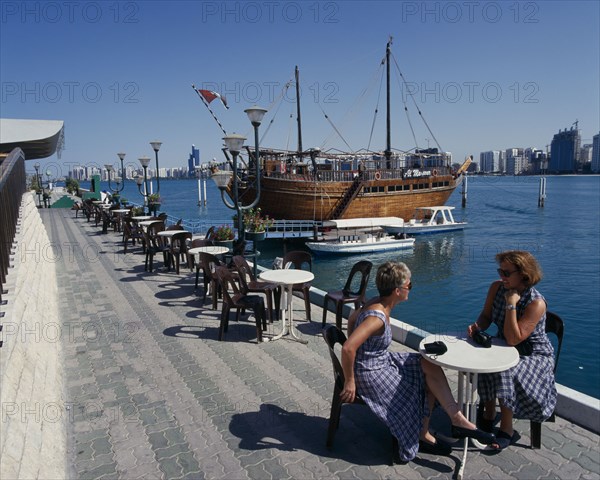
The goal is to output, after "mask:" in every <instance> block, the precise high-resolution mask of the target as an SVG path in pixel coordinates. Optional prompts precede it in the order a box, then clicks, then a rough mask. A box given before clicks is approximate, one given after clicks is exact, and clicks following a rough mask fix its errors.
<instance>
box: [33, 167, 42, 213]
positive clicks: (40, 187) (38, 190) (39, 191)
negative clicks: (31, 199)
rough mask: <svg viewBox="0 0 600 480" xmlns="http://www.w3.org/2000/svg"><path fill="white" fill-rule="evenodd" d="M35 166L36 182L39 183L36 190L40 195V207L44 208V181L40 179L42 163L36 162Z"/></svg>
mask: <svg viewBox="0 0 600 480" xmlns="http://www.w3.org/2000/svg"><path fill="white" fill-rule="evenodd" d="M33 168H35V182H36V184H37V188H36V189H35V191H36V192H37V196H38V208H42V181H41V180H40V164H39V163H38V162H36V164H35V165H34V166H33Z"/></svg>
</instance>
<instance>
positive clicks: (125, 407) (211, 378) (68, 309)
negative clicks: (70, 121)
mask: <svg viewBox="0 0 600 480" xmlns="http://www.w3.org/2000/svg"><path fill="white" fill-rule="evenodd" d="M40 214H41V215H42V218H43V221H44V224H45V226H46V228H47V230H48V235H49V237H50V241H51V242H52V243H53V246H54V252H55V255H54V258H53V261H56V262H57V269H58V272H57V273H58V275H57V276H58V279H59V285H58V290H59V295H60V299H61V305H60V311H61V315H62V319H63V322H64V324H63V331H62V340H63V343H64V352H65V358H64V362H65V368H66V378H65V384H66V388H67V392H66V396H67V398H68V402H69V403H68V405H69V411H70V412H71V415H70V419H69V424H68V429H69V431H68V436H69V453H68V455H69V458H68V461H69V464H70V465H71V466H72V472H71V476H72V478H81V479H92V478H107V479H108V478H119V479H134V478H144V479H155V478H156V479H179V478H188V479H192V478H193V479H285V478H294V479H311V478H317V479H337V478H342V479H352V478H357V479H379V478H382V479H387V478H416V479H420V478H451V477H453V476H455V474H456V471H457V468H458V461H459V456H460V454H459V450H458V445H457V449H456V450H455V454H453V455H452V456H450V457H440V458H437V457H434V456H431V455H422V456H419V457H418V458H417V459H416V460H415V461H413V462H411V463H409V464H408V465H404V466H393V467H392V466H390V465H389V461H390V459H391V440H390V437H389V433H388V432H387V430H386V429H385V428H384V427H383V426H381V425H380V424H379V423H378V422H377V421H376V420H375V419H374V417H373V416H372V415H371V414H370V413H369V411H368V410H367V409H366V408H365V407H360V406H345V407H344V409H343V412H342V418H341V422H340V428H339V430H338V432H337V436H336V439H335V445H334V448H333V449H332V450H327V449H326V448H325V436H326V429H327V419H328V417H329V408H330V405H331V403H330V402H331V394H332V389H333V385H332V372H331V364H330V360H329V357H328V353H327V349H326V346H325V344H324V342H323V340H322V338H321V336H320V322H314V323H307V322H305V321H304V313H303V310H302V305H303V302H301V301H296V302H295V307H296V310H295V313H296V315H297V318H298V322H297V326H298V329H299V330H300V331H301V332H302V335H303V336H304V337H305V338H306V339H307V340H308V344H307V345H302V344H299V343H295V342H291V341H289V340H279V341H277V342H273V343H263V344H260V345H257V344H256V340H255V329H254V324H253V322H252V321H247V320H243V321H241V322H240V323H238V324H236V322H232V323H231V325H230V329H229V332H228V333H227V337H226V340H225V341H223V342H219V341H217V328H218V312H216V311H213V310H211V309H210V305H209V303H210V302H208V301H207V302H206V303H205V304H204V305H203V304H202V303H201V297H198V296H197V294H196V293H195V292H194V278H193V275H192V274H191V273H190V272H189V271H188V270H186V269H182V272H181V273H180V274H179V275H176V274H174V273H168V272H166V271H164V270H163V269H162V268H161V267H162V260H161V259H158V261H157V263H158V267H159V268H158V269H156V270H155V272H154V273H152V274H149V273H146V272H144V267H143V259H144V257H143V256H142V254H141V253H140V250H139V249H136V248H134V249H132V250H131V253H128V254H127V255H124V254H123V253H122V246H121V242H120V235H119V234H117V233H114V232H109V233H108V234H106V235H102V234H100V229H98V228H96V227H94V226H93V223H87V222H86V220H85V218H77V219H75V218H74V217H75V216H74V213H73V212H72V211H70V210H55V209H45V210H40ZM313 308H314V311H313V318H315V319H319V318H320V311H321V310H320V308H318V307H313ZM274 329H278V322H277V323H275V327H271V330H274ZM269 333H270V334H273V333H274V332H273V331H270V332H269ZM395 348H397V349H403V348H404V347H402V346H400V345H398V346H395ZM449 378H450V379H451V381H453V382H454V380H455V376H452V374H451V373H449ZM433 424H434V427H435V428H436V429H437V430H439V431H441V432H448V430H449V424H448V420H447V418H446V417H445V416H444V415H443V414H441V413H440V412H437V413H436V415H435V416H434V422H433ZM516 425H517V429H518V430H519V431H521V432H522V437H523V438H522V440H521V441H520V442H519V445H517V446H514V447H511V448H509V449H508V450H506V451H505V452H503V453H502V454H500V455H488V454H486V453H485V452H480V451H477V450H472V451H471V452H470V454H469V461H468V464H467V467H466V473H465V476H466V477H467V478H495V479H496V478H502V479H508V478H519V479H537V478H562V479H575V478H586V479H598V478H600V466H599V464H600V456H599V455H600V454H599V453H598V452H599V448H598V447H599V444H598V436H597V435H595V434H592V433H590V432H588V431H586V430H584V429H582V428H580V427H577V426H575V425H573V424H570V423H568V422H566V421H564V420H562V419H557V422H556V423H554V424H545V425H544V426H543V430H542V442H543V448H542V449H541V450H531V449H530V448H528V445H529V437H528V435H529V425H528V422H517V424H516Z"/></svg>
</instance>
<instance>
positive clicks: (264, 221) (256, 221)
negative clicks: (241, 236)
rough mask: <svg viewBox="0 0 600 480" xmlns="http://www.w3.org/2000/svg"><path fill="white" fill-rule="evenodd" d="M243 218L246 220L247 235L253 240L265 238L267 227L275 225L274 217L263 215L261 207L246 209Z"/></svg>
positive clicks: (258, 240) (257, 240)
mask: <svg viewBox="0 0 600 480" xmlns="http://www.w3.org/2000/svg"><path fill="white" fill-rule="evenodd" d="M242 219H243V220H244V229H245V236H246V238H247V239H248V240H252V241H253V242H260V241H262V240H264V239H265V233H266V231H267V228H269V227H271V226H272V225H273V219H271V218H269V216H268V215H265V216H264V217H263V216H262V213H261V210H260V208H250V209H248V210H245V211H244V213H243V217H242Z"/></svg>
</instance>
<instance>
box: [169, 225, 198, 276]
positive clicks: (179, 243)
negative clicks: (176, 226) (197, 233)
mask: <svg viewBox="0 0 600 480" xmlns="http://www.w3.org/2000/svg"><path fill="white" fill-rule="evenodd" d="M191 240H192V232H178V233H176V234H174V235H173V236H172V237H171V244H170V245H169V255H168V256H169V264H170V265H173V267H174V268H175V272H176V273H177V274H179V263H180V259H181V258H182V257H183V256H184V255H187V249H188V247H187V245H188V243H189V242H190V241H191Z"/></svg>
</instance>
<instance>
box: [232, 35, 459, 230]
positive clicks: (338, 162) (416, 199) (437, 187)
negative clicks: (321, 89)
mask: <svg viewBox="0 0 600 480" xmlns="http://www.w3.org/2000/svg"><path fill="white" fill-rule="evenodd" d="M390 47H391V39H390V41H388V43H387V47H386V55H385V62H386V75H387V115H386V129H387V138H386V140H387V141H386V144H387V145H386V149H385V151H383V152H368V151H360V152H351V153H329V152H322V151H321V150H320V149H318V148H314V149H309V150H303V148H302V130H301V121H300V119H301V116H300V102H299V100H298V101H297V119H298V149H297V150H296V151H287V150H276V149H267V148H262V147H261V148H259V161H260V166H261V168H260V178H258V179H257V178H256V173H255V172H256V168H255V166H256V164H255V162H256V158H255V157H256V153H255V152H254V149H253V148H252V147H246V150H247V155H248V162H247V164H246V165H244V166H242V167H237V171H238V178H239V181H238V191H239V199H240V201H241V202H242V203H243V204H246V203H248V204H249V203H251V202H253V201H254V199H255V198H256V195H257V190H258V188H257V181H258V182H260V199H259V201H258V205H257V206H258V207H259V208H260V209H261V210H262V212H263V214H265V215H269V216H270V217H271V218H274V219H277V220H284V219H285V220H312V221H320V222H322V221H326V220H338V219H350V218H364V217H391V216H394V217H401V218H403V219H405V220H408V219H410V218H411V217H412V216H413V214H414V212H415V209H416V208H418V207H426V206H430V205H444V204H445V203H446V201H447V200H448V198H449V197H450V195H451V194H452V192H453V191H454V189H455V188H456V187H457V186H458V185H459V184H460V183H461V181H462V178H463V175H464V173H465V171H466V169H467V167H468V166H469V164H470V163H471V158H467V159H466V160H465V162H464V163H463V164H462V165H461V166H460V167H459V168H456V169H453V168H452V166H451V164H450V162H451V157H450V155H449V154H447V153H445V152H443V151H441V149H439V148H427V149H413V150H411V151H410V152H402V153H398V152H397V151H392V146H391V134H390V130H391V126H390V123H391V122H390V87H389V84H390V82H389V78H390ZM296 98H297V99H299V98H300V91H299V81H298V68H297V67H296ZM419 114H421V112H420V111H419ZM427 128H429V127H427ZM430 132H431V131H430ZM431 135H432V136H433V134H431ZM434 138H435V137H434ZM224 153H225V155H226V158H227V159H228V161H229V163H230V164H231V159H230V158H229V155H228V152H227V151H226V150H224ZM227 193H228V194H229V196H230V197H232V198H233V196H234V195H233V188H232V183H230V184H229V186H228V187H227Z"/></svg>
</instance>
